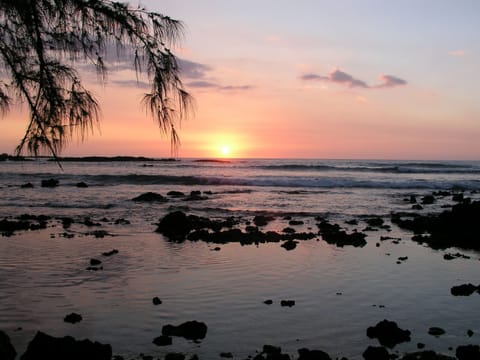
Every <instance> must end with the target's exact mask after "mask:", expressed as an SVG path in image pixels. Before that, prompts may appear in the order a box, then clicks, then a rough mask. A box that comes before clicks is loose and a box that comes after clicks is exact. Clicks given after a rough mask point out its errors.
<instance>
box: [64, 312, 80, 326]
mask: <svg viewBox="0 0 480 360" xmlns="http://www.w3.org/2000/svg"><path fill="white" fill-rule="evenodd" d="M63 321H65V322H68V323H70V324H76V323H77V322H80V321H82V315H80V314H77V313H71V314H68V315H67V316H65V317H64V318H63Z"/></svg>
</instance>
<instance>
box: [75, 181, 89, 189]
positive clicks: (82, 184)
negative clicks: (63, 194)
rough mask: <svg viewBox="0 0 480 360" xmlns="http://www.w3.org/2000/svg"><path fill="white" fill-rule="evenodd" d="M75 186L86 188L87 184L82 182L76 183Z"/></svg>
mask: <svg viewBox="0 0 480 360" xmlns="http://www.w3.org/2000/svg"><path fill="white" fill-rule="evenodd" d="M75 186H76V187H78V188H88V185H87V183H85V182H83V181H80V182H78V183H77V184H76V185H75Z"/></svg>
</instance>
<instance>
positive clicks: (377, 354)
mask: <svg viewBox="0 0 480 360" xmlns="http://www.w3.org/2000/svg"><path fill="white" fill-rule="evenodd" d="M362 356H363V358H364V359H365V360H390V354H389V353H388V350H387V349H385V348H384V347H382V346H369V347H368V348H367V349H366V350H365V351H364V352H363V354H362Z"/></svg>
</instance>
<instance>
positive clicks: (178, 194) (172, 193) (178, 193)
mask: <svg viewBox="0 0 480 360" xmlns="http://www.w3.org/2000/svg"><path fill="white" fill-rule="evenodd" d="M167 195H168V196H170V197H174V198H178V197H184V196H185V194H184V193H183V192H181V191H169V192H168V193H167Z"/></svg>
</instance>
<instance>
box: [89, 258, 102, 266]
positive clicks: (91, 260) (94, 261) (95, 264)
mask: <svg viewBox="0 0 480 360" xmlns="http://www.w3.org/2000/svg"><path fill="white" fill-rule="evenodd" d="M101 263H102V262H101V261H100V260H98V259H90V265H91V266H97V265H100V264H101Z"/></svg>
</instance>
